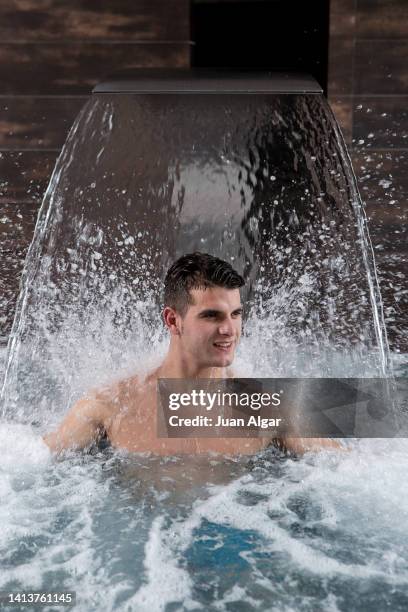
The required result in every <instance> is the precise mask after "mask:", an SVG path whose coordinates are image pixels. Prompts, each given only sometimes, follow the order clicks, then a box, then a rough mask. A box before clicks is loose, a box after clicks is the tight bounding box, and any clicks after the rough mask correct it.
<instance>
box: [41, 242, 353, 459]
mask: <svg viewBox="0 0 408 612" xmlns="http://www.w3.org/2000/svg"><path fill="white" fill-rule="evenodd" d="M243 285H244V280H243V278H242V277H241V276H240V275H239V274H238V273H237V272H236V271H235V270H234V269H233V268H232V267H231V265H230V264H228V263H227V262H225V261H223V260H221V259H218V258H216V257H213V256H211V255H207V254H204V253H192V254H188V255H184V256H183V257H181V258H180V259H178V260H177V261H176V262H175V263H174V264H173V265H172V266H171V267H170V269H169V270H168V272H167V275H166V279H165V290H164V304H165V308H164V311H163V318H164V322H165V325H166V327H167V329H168V330H169V333H170V346H169V349H168V352H167V355H166V356H165V358H164V360H163V362H162V363H161V364H160V366H159V367H158V368H157V369H156V370H154V371H153V372H151V373H150V374H149V375H148V376H147V377H146V378H145V379H140V378H139V377H138V376H136V375H135V376H132V377H130V378H127V379H124V380H121V381H119V382H117V383H115V384H113V385H111V386H110V387H108V388H104V389H101V390H98V391H95V392H93V393H90V394H89V395H88V396H85V397H84V398H82V399H81V400H79V401H78V402H77V403H76V404H75V405H74V406H73V407H72V408H71V410H70V411H69V413H68V414H67V416H66V417H65V418H64V420H63V421H62V423H61V425H60V426H59V427H58V429H57V430H56V431H54V432H51V433H49V434H47V435H45V436H44V438H43V439H44V441H45V442H46V444H47V445H48V446H49V448H50V449H51V450H52V451H53V452H56V453H59V452H61V451H63V450H68V449H83V448H87V447H89V446H90V445H92V444H93V443H94V442H96V441H97V440H98V439H100V438H101V437H102V436H105V437H107V438H108V440H109V442H110V443H111V445H112V446H113V447H114V448H118V449H124V450H127V451H130V452H138V453H141V452H152V453H154V454H159V455H173V454H179V453H190V454H196V453H205V452H219V453H228V454H240V453H242V454H252V453H256V452H257V451H259V450H261V449H263V448H265V447H266V446H268V445H269V444H270V443H271V442H272V440H271V439H268V438H267V437H258V438H158V437H157V410H156V397H157V381H158V379H159V378H228V377H232V376H233V374H232V371H231V370H230V369H229V366H230V365H231V364H232V362H233V360H234V355H235V350H236V347H237V345H238V342H239V339H240V336H241V327H242V304H241V297H240V287H242V286H243ZM278 445H279V446H281V448H286V449H287V450H289V451H293V452H295V453H298V452H304V451H306V450H318V449H321V448H322V447H331V448H342V447H341V445H340V444H338V443H337V442H335V441H332V440H326V439H325V440H322V439H315V438H310V439H303V438H302V439H300V438H286V439H281V440H279V441H278Z"/></svg>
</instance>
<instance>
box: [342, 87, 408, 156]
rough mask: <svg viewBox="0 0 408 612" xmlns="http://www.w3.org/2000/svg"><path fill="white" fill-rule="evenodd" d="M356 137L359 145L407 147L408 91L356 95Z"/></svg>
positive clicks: (355, 143)
mask: <svg viewBox="0 0 408 612" xmlns="http://www.w3.org/2000/svg"><path fill="white" fill-rule="evenodd" d="M353 138H354V146H355V147H356V148H358V147H361V146H362V147H365V148H366V147H367V146H369V147H370V148H372V149H385V148H400V149H402V148H407V149H408V95H407V96H398V97H392V96H387V97H384V98H377V97H363V98H357V99H356V100H355V102H354V123H353Z"/></svg>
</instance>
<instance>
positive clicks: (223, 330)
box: [218, 319, 234, 336]
mask: <svg viewBox="0 0 408 612" xmlns="http://www.w3.org/2000/svg"><path fill="white" fill-rule="evenodd" d="M218 332H219V333H220V334H221V335H223V336H233V335H234V326H233V323H232V319H225V320H224V321H223V322H222V323H221V324H220V326H219V328H218Z"/></svg>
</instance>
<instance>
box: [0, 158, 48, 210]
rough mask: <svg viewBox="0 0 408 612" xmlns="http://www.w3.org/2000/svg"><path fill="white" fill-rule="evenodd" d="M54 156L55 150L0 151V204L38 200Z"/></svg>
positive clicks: (46, 184)
mask: <svg viewBox="0 0 408 612" xmlns="http://www.w3.org/2000/svg"><path fill="white" fill-rule="evenodd" d="M57 156H58V152H57V151H55V152H53V151H24V152H4V151H3V152H0V204H2V203H6V204H7V203H9V202H13V201H17V202H32V201H36V202H39V201H41V200H42V197H43V195H44V192H45V190H46V188H47V186H48V182H49V179H50V177H51V173H52V170H53V168H54V166H55V162H56V159H57Z"/></svg>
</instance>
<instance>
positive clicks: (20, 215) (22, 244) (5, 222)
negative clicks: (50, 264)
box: [0, 202, 40, 346]
mask: <svg viewBox="0 0 408 612" xmlns="http://www.w3.org/2000/svg"><path fill="white" fill-rule="evenodd" d="M39 206H40V204H39V202H20V203H17V202H13V203H8V204H6V203H4V202H3V203H2V204H1V214H0V258H1V268H0V346H1V345H2V344H4V343H5V342H6V339H7V336H8V334H9V332H10V329H11V325H12V322H13V315H14V308H15V302H16V299H17V295H18V291H19V282H20V277H21V272H22V269H23V265H24V260H25V257H26V254H27V251H28V247H29V245H30V243H31V240H32V236H33V233H34V227H35V223H36V220H37V214H38V210H39Z"/></svg>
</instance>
